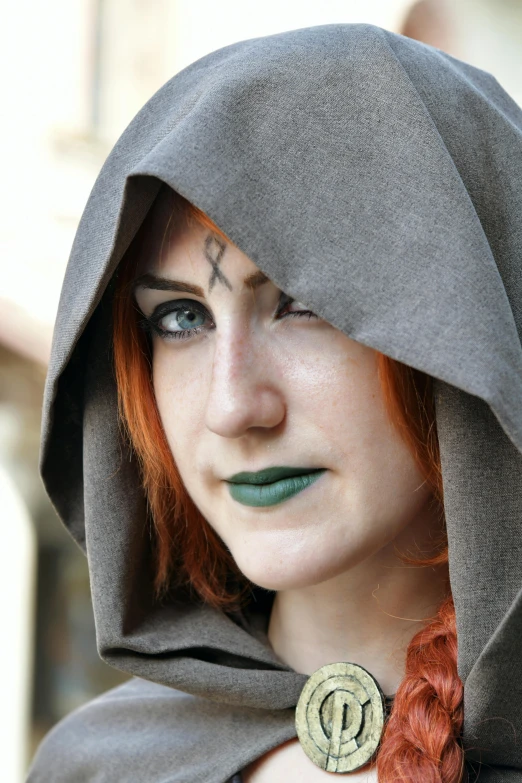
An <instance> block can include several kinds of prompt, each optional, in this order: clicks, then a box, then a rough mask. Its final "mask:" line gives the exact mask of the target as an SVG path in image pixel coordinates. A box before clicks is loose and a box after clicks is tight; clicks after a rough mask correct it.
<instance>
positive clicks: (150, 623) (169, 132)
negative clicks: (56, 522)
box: [29, 25, 522, 783]
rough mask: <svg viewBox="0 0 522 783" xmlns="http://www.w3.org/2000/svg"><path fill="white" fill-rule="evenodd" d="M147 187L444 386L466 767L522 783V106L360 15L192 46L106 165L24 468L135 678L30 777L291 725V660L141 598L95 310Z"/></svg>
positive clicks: (236, 621)
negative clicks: (198, 54) (30, 469)
mask: <svg viewBox="0 0 522 783" xmlns="http://www.w3.org/2000/svg"><path fill="white" fill-rule="evenodd" d="M162 182H165V183H167V184H168V185H170V186H171V187H172V188H174V189H175V190H177V191H179V192H180V193H181V194H182V195H184V196H185V197H187V198H188V199H189V200H190V201H192V202H193V203H195V204H196V205H197V206H198V207H200V208H201V209H202V210H203V211H204V212H206V213H207V214H208V215H209V216H210V217H211V218H212V219H213V220H214V221H215V222H216V223H217V224H218V225H219V226H220V227H221V228H222V229H223V230H224V231H225V233H226V234H227V235H228V236H229V237H230V239H231V240H232V241H234V242H235V243H236V244H237V245H238V246H239V247H240V248H241V249H242V250H243V251H244V252H245V253H246V254H247V255H248V256H249V257H250V258H251V259H252V260H253V261H254V262H255V263H256V264H257V265H258V266H259V267H260V269H262V270H263V271H264V272H265V273H266V274H267V275H269V277H270V278H271V279H272V280H273V281H274V282H275V283H276V284H277V285H278V286H279V287H280V288H282V289H283V290H284V291H286V292H287V293H288V294H290V295H291V296H293V297H295V298H296V299H297V300H299V301H303V302H305V303H306V304H307V305H309V306H310V307H311V308H312V309H313V310H314V311H315V312H316V313H317V314H318V315H320V316H322V317H323V318H325V319H327V320H328V321H329V322H330V323H332V324H334V325H335V326H337V327H339V328H340V329H342V330H343V331H344V332H345V333H346V334H347V335H349V336H350V337H352V338H353V339H355V340H358V341H360V342H362V343H364V344H366V345H369V346H372V347H373V348H375V349H378V350H380V351H382V352H383V353H386V354H388V355H389V356H391V357H393V358H395V359H399V360H400V361H402V362H405V363H407V364H409V365H411V366H413V367H416V368H418V369H420V370H422V371H424V372H426V373H429V374H430V375H432V376H434V377H435V378H436V379H437V380H436V383H435V386H436V408H437V425H438V429H439V438H440V445H441V457H442V469H443V479H444V492H445V508H446V516H447V524H448V535H449V543H450V575H451V583H452V590H453V594H454V598H455V604H456V610H457V627H458V641H459V662H458V663H459V673H460V675H461V677H462V679H463V680H464V682H465V732H464V745H465V748H466V754H467V761H468V763H469V764H470V765H471V764H472V763H473V764H474V765H475V768H477V762H478V760H481V761H482V766H481V767H480V780H481V781H483V782H484V783H488V781H501V782H503V781H505V782H506V783H514V782H515V781H522V740H521V738H520V737H521V732H522V648H521V640H522V592H521V586H522V347H521V334H522V274H521V272H522V262H521V257H522V256H521V253H522V221H521V219H520V215H521V214H522V187H521V185H522V113H521V111H520V109H519V108H518V107H517V106H516V105H515V104H514V103H513V101H512V100H511V99H510V98H509V97H508V96H507V95H506V93H505V92H504V91H503V90H502V88H501V87H500V86H499V85H498V83H497V82H496V81H495V79H494V78H493V77H492V76H490V75H489V74H487V73H485V72H483V71H480V70H478V69H476V68H473V67H471V66H469V65H466V64H464V63H461V62H459V61H458V60H455V59H454V58H452V57H449V56H448V55H446V54H443V53H442V52H439V51H437V50H435V49H432V48H431V47H429V46H425V45H423V44H419V43H417V42H414V41H411V40H409V39H407V38H403V37H401V36H398V35H394V34H392V33H389V32H386V31H384V30H381V29H379V28H377V27H373V26H369V25H326V26H321V27H315V28H307V29H303V30H297V31H291V32H288V33H283V34H280V35H275V36H270V37H265V38H257V39H252V40H248V41H244V42H240V43H237V44H233V45H231V46H228V47H226V48H224V49H220V50H219V51H216V52H213V53H212V54H209V55H207V56H206V57H204V58H202V59H201V60H198V61H197V62H195V63H193V64H192V65H191V66H189V67H188V68H186V69H185V70H184V71H182V72H181V73H179V74H177V75H176V76H175V77H174V78H173V79H171V80H170V81H169V82H168V83H167V84H166V85H165V86H164V87H163V88H162V89H161V90H159V91H158V92H157V93H156V95H155V96H154V97H153V98H152V99H151V100H150V101H149V102H148V104H147V105H146V106H145V107H144V108H143V109H142V110H141V111H140V113H139V114H138V115H137V116H136V118H135V119H134V120H133V122H132V123H131V124H130V126H129V127H128V128H127V130H126V131H125V132H124V134H123V135H122V137H121V139H120V140H119V142H118V143H117V144H116V146H115V148H114V150H113V152H112V153H111V155H110V156H109V158H108V160H107V161H106V164H105V166H104V168H103V170H102V172H101V174H100V175H99V178H98V180H97V182H96V185H95V187H94V189H93V192H92V194H91V197H90V199H89V203H88V205H87V207H86V209H85V212H84V215H83V218H82V221H81V224H80V227H79V229H78V232H77V236H76V240H75V243H74V247H73V250H72V253H71V258H70V261H69V266H68V269H67V274H66V277H65V282H64V285H63V290H62V296H61V300H60V305H59V311H58V318H57V322H56V328H55V333H54V339H53V348H52V356H51V362H50V367H49V373H48V378H47V385H46V393H45V401H44V420H43V445H42V453H41V471H42V477H43V480H44V482H45V485H46V487H47V490H48V492H49V495H50V497H51V499H52V501H53V503H54V505H55V507H56V509H57V511H58V513H59V515H60V516H61V518H62V519H63V521H64V523H65V524H66V525H67V526H68V528H69V530H70V531H71V533H72V535H73V536H74V537H75V539H76V540H77V541H78V543H79V544H80V545H81V546H82V547H83V548H84V549H85V551H86V553H87V556H88V560H89V569H90V574H91V584H92V596H93V604H94V612H95V618H96V629H97V641H98V647H99V652H100V655H101V656H102V657H103V659H104V660H106V661H107V662H108V663H110V664H112V665H114V666H116V667H118V668H120V669H123V670H124V671H127V672H130V673H132V674H134V675H136V676H137V677H139V678H142V679H139V680H134V681H133V682H132V683H131V685H129V686H124V687H123V688H122V689H117V690H116V691H113V692H112V694H108V695H106V696H104V697H102V698H100V699H98V700H97V701H96V702H94V703H92V704H91V705H89V706H87V707H85V708H83V710H80V711H79V712H77V713H75V714H74V715H73V716H71V717H70V718H68V719H66V720H65V722H64V723H63V724H62V725H61V726H59V727H58V728H57V729H55V730H54V731H53V732H52V734H51V735H50V737H49V738H48V739H47V740H46V741H45V742H44V743H43V745H42V746H41V748H40V750H39V753H38V754H37V756H36V759H35V762H34V765H33V767H32V771H31V773H30V775H29V780H30V781H31V783H34V782H35V781H44V780H50V779H52V780H53V781H56V783H61V782H62V781H64V782H65V781H73V780H74V781H95V780H104V779H110V780H111V781H126V780H129V779H132V776H131V777H129V770H132V769H133V766H134V764H135V763H137V762H136V754H137V753H138V752H139V754H140V759H141V760H142V762H141V763H143V773H142V774H140V776H139V780H140V781H147V782H148V783H160V781H161V782H162V783H163V782H164V781H178V780H179V781H183V783H196V782H198V783H199V782H200V781H202V780H205V781H215V783H223V781H225V780H227V778H228V777H230V775H232V774H233V773H234V772H236V771H237V770H239V769H241V768H242V767H243V766H244V765H245V764H246V763H248V762H249V761H250V760H252V759H253V758H256V757H257V756H259V755H260V754H261V753H263V752H265V751H266V750H268V749H269V748H270V747H273V746H276V745H278V744H280V743H281V742H283V741H284V740H286V739H288V738H290V737H292V736H295V730H294V728H293V712H294V711H293V709H292V708H293V707H294V706H295V704H296V701H297V698H298V695H299V693H300V690H301V688H302V686H303V683H304V681H305V679H306V678H305V677H304V675H301V674H297V673H296V672H294V671H292V669H290V668H289V667H287V666H285V665H283V664H282V663H281V662H280V661H278V660H277V658H276V657H275V655H274V654H273V652H272V651H271V649H270V646H269V644H268V643H267V640H266V636H265V635H264V632H263V627H262V623H261V625H260V626H259V627H258V628H257V627H256V628H254V626H250V625H249V622H251V621H252V620H251V619H250V615H249V613H247V614H245V616H244V617H228V616H226V615H224V614H222V613H218V612H216V611H213V610H210V609H208V608H202V607H197V606H196V605H193V604H190V603H189V602H183V601H181V600H176V601H173V602H172V603H171V604H169V605H165V606H157V605H154V604H153V601H152V598H151V567H150V552H149V548H148V539H147V529H146V523H145V504H144V498H143V497H142V494H141V491H140V490H139V487H138V481H137V469H136V462H135V459H134V458H133V455H132V454H129V453H128V452H127V449H126V447H125V445H124V444H123V443H122V442H121V440H120V435H119V431H118V424H117V416H116V391H115V383H114V378H113V374H112V369H111V345H110V332H111V325H110V303H111V297H112V291H113V272H114V270H115V269H116V267H117V265H118V262H119V261H120V259H121V257H122V254H123V252H124V251H125V249H126V248H127V246H128V245H129V243H130V242H131V241H132V238H133V236H134V234H135V232H136V230H137V228H138V227H139V225H140V223H141V221H142V219H143V217H144V215H145V214H146V212H147V210H148V208H149V207H150V205H151V203H152V201H153V199H154V197H155V195H156V194H157V191H158V189H159V187H160V185H161V183H162ZM254 616H255V615H254V613H252V617H254ZM259 616H260V617H262V616H263V615H262V612H260V613H259ZM145 680H151V681H153V682H154V683H156V684H147V683H146V682H145ZM165 686H168V687H165ZM174 689H176V690H174ZM177 691H182V692H184V693H189V694H193V695H192V696H191V697H187V696H184V695H180V694H179V692H177ZM187 735H190V736H188V737H187ZM98 738H99V742H98V741H97V739H98ZM196 741H197V750H194V751H193V752H192V751H191V752H188V751H186V748H187V747H188V748H189V750H191V749H192V748H196ZM106 770H110V774H109V772H106Z"/></svg>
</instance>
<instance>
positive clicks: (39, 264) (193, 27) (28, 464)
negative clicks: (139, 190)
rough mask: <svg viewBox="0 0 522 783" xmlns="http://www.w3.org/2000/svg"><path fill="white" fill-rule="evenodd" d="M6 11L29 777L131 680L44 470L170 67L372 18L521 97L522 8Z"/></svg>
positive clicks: (269, 2)
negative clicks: (70, 329)
mask: <svg viewBox="0 0 522 783" xmlns="http://www.w3.org/2000/svg"><path fill="white" fill-rule="evenodd" d="M2 21H3V27H4V41H3V46H2V49H1V51H0V58H1V59H0V62H1V65H2V74H3V75H4V76H3V104H4V116H3V121H2V126H1V130H0V132H1V133H2V135H3V138H2V142H3V143H2V149H3V150H4V153H5V154H4V157H3V172H2V173H3V189H2V191H3V196H2V210H1V217H0V247H1V255H0V264H1V274H0V491H1V492H2V498H1V501H2V503H1V506H0V507H1V508H2V512H3V516H2V524H3V527H2V530H3V531H5V532H4V540H5V541H7V542H9V543H8V546H7V550H8V551H9V552H11V553H12V554H13V556H12V557H10V558H6V560H7V561H8V562H6V564H5V566H3V570H4V577H5V575H9V579H10V581H9V584H11V585H13V587H12V589H13V590H14V589H15V587H16V590H17V591H18V592H17V594H18V595H19V597H20V601H19V602H18V603H16V608H17V611H16V612H14V611H13V612H11V615H10V622H11V623H12V624H13V626H16V627H14V630H12V629H11V628H10V630H9V634H8V637H9V638H7V641H6V640H4V644H3V645H1V646H0V650H3V652H0V656H2V655H4V656H5V658H4V660H3V661H2V662H1V664H2V670H3V671H4V672H6V671H7V672H12V673H13V676H12V678H11V679H12V683H11V685H12V687H11V688H10V690H9V696H8V698H7V700H3V701H2V705H1V706H0V711H2V726H4V725H5V726H6V730H5V732H4V740H5V744H4V748H5V750H4V757H5V754H6V753H7V754H10V755H8V756H7V757H6V758H7V762H5V758H4V767H3V769H4V770H5V771H4V774H3V775H2V780H3V781H5V783H20V781H21V780H22V779H23V772H22V770H23V769H24V768H25V767H26V766H27V763H28V760H29V759H30V758H31V757H32V754H33V752H34V749H35V747H36V744H37V743H38V741H39V740H40V739H41V737H42V736H43V734H45V733H46V732H47V731H48V730H49V729H50V728H51V727H52V725H53V724H54V723H55V722H56V721H58V720H59V719H60V718H61V717H63V716H64V715H65V714H67V713H68V712H70V711H71V710H72V709H74V708H75V707H76V706H79V705H80V704H82V703H84V702H85V701H87V700H88V699H90V698H92V697H94V696H95V695H97V694H98V693H99V692H101V691H103V690H106V689H107V688H109V687H111V686H112V685H114V684H116V683H118V682H120V681H121V680H122V679H123V678H124V676H125V675H123V674H121V673H119V672H117V671H116V670H113V669H110V668H109V667H107V666H105V665H104V664H103V663H101V661H100V660H99V659H98V656H97V652H96V645H95V636H94V624H93V619H92V611H91V605H90V598H89V585H88V575H87V568H86V562H85V558H84V556H83V554H82V553H81V552H80V550H79V549H78V547H77V546H76V544H74V543H73V542H72V540H71V539H70V538H69V536H68V535H67V534H66V532H65V531H64V529H63V528H62V526H61V523H60V522H59V520H58V519H57V517H56V514H55V512H54V510H53V509H52V507H51V505H50V503H49V501H48V500H47V498H46V495H45V492H44V490H43V487H42V485H41V481H40V479H39V477H38V470H37V461H38V443H39V430H40V409H41V397H42V390H43V382H44V376H45V366H46V362H47V360H48V356H49V351H50V342H51V335H52V326H53V322H54V317H55V313H56V308H57V304H58V298H59V293H60V286H61V280H62V277H63V273H64V270H65V265H66V262H67V258H68V255H69V250H70V247H71V244H72V241H73V237H74V233H75V230H76V227H77V224H78V221H79V218H80V216H81V213H82V210H83V207H84V205H85V202H86V200H87V198H88V195H89V192H90V189H91V187H92V185H93V183H94V180H95V177H96V175H97V173H98V171H99V169H100V167H101V165H102V163H103V161H104V160H105V158H106V156H107V154H108V152H109V151H110V149H111V147H112V145H113V144H114V142H115V141H116V139H117V138H118V136H119V135H120V133H121V132H122V131H123V129H124V128H125V126H126V125H127V124H128V122H129V121H130V120H131V119H132V117H133V116H134V115H135V113H136V112H137V111H138V110H139V109H140V108H141V106H142V105H143V104H144V103H145V102H146V100H147V99H148V98H149V97H150V96H151V95H152V94H153V93H154V92H155V91H156V90H157V89H158V88H159V87H160V86H161V85H162V84H163V83H164V82H165V81H166V80H167V79H168V78H170V77H171V76H172V75H173V74H174V73H175V72H176V71H178V70H179V69H181V68H183V67H185V66H186V65H187V64H188V63H190V62H192V61H193V60H195V59H197V58H198V57H200V56H202V55H204V54H205V53H207V52H208V51H211V50H213V49H216V48H218V47H220V46H224V45H226V44H229V43H232V42H234V41H237V40H241V39H244V38H250V37H255V36H259V35H266V34H270V33H276V32H280V31H283V30H288V29H296V28H300V27H307V26H310V25H316V24H328V23H332V22H369V23H373V24H378V25H380V26H383V27H386V28H388V29H391V30H395V31H397V32H402V33H403V34H405V35H409V36H411V37H415V38H419V39H420V40H424V41H427V42H428V43H430V44H432V45H434V46H437V47H439V48H442V49H444V50H445V51H448V52H449V53H451V54H454V55H455V56H457V57H460V58H462V59H464V60H467V61H469V62H471V63H473V64H475V65H478V66H479V67H482V68H484V69H486V70H489V71H491V72H492V73H493V74H494V75H495V76H496V77H497V78H498V80H499V81H500V83H501V84H502V85H503V86H504V87H505V88H506V89H507V90H508V92H510V93H511V95H512V96H513V97H514V98H515V100H517V101H518V102H519V103H522V58H521V57H520V52H521V51H522V4H521V3H519V2H517V0H453V2H450V0H448V2H447V3H445V2H444V0H419V2H412V0H365V1H364V2H363V0H343V2H341V1H340V0H339V1H338V0H323V2H321V3H312V2H306V0H301V2H299V3H298V2H297V0H295V2H293V1H291V0H290V1H289V2H287V3H281V2H280V0H278V2H275V0H265V2H264V3H247V2H245V0H222V1H221V3H219V4H218V3H214V2H211V1H210V0H206V2H205V1H204V0H202V2H199V3H194V2H189V0H147V1H145V0H47V2H46V3H41V2H37V0H18V2H17V3H16V4H15V3H11V4H10V5H8V6H5V7H4V8H3V15H2ZM13 526H14V528H13ZM4 549H5V547H4ZM14 550H15V551H14ZM9 569H10V570H9ZM0 570H1V569H0ZM13 605H15V604H13ZM5 611H7V610H5ZM5 611H4V616H5ZM5 629H6V624H5V623H4V633H5V632H6V631H5ZM12 638H14V639H15V644H16V645H17V647H16V649H18V651H19V653H20V654H18V655H14V654H13V643H12ZM13 667H15V670H13ZM16 667H17V668H16ZM16 705H18V707H17V706H16ZM15 713H16V716H17V717H16V720H14V719H13V715H14V714H15Z"/></svg>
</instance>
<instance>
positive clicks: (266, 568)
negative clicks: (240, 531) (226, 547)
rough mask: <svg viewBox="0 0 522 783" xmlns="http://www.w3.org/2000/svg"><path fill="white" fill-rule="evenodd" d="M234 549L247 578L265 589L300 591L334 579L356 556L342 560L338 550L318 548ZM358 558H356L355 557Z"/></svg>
mask: <svg viewBox="0 0 522 783" xmlns="http://www.w3.org/2000/svg"><path fill="white" fill-rule="evenodd" d="M235 549H236V551H234V549H232V554H233V557H234V559H235V561H236V564H237V566H238V568H239V570H240V571H241V573H243V574H244V575H245V576H246V577H247V579H249V580H250V581H251V582H253V583H254V584H255V585H258V586H259V587H263V588H265V589H266V590H275V591H282V590H299V589H302V588H304V587H312V586H313V585H317V584H320V583H321V582H325V581H326V580H328V579H333V578H334V577H335V576H338V574H340V573H342V572H343V571H345V570H348V569H349V568H350V567H351V566H353V565H354V558H353V557H350V556H348V557H346V554H345V556H344V557H343V558H342V559H340V558H339V552H338V551H335V552H323V553H322V557H318V555H317V549H316V547H313V546H310V547H309V548H308V551H306V550H304V549H303V548H298V549H297V550H295V551H289V550H288V549H286V548H284V547H281V546H280V545H279V546H277V547H270V546H265V547H262V546H260V545H257V546H256V547H254V546H249V547H248V549H247V548H246V547H244V548H241V549H238V548H235ZM355 560H356V559H355Z"/></svg>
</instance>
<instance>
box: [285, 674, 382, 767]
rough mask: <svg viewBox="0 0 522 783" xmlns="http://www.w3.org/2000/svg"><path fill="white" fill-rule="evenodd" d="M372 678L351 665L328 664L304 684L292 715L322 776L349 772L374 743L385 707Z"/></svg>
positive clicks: (373, 748) (368, 755)
mask: <svg viewBox="0 0 522 783" xmlns="http://www.w3.org/2000/svg"><path fill="white" fill-rule="evenodd" d="M390 702H391V699H390V698H389V697H388V698H387V697H385V696H384V694H383V692H382V691H381V688H380V687H379V684H378V682H377V680H376V679H375V678H374V677H372V675H371V674H370V673H369V672H368V671H366V669H364V668H363V667H362V666H359V665H358V664H356V663H329V664H327V665H326V666H322V667H321V668H320V669H318V670H317V671H316V672H314V673H313V674H312V675H310V677H309V678H308V680H307V681H306V683H305V685H304V688H303V690H302V691H301V695H300V697H299V701H298V703H297V707H296V711H295V728H296V731H297V736H298V739H299V742H300V743H301V747H302V748H303V750H304V752H305V753H306V755H307V756H308V758H309V759H311V760H312V761H313V762H314V764H317V766H318V767H320V768H321V769H324V770H325V771H326V772H340V773H344V772H353V771H354V770H356V769H359V768H360V767H363V766H364V765H365V764H367V763H368V761H369V760H370V759H371V757H372V756H373V754H374V753H375V751H376V750H377V747H378V745H379V742H380V739H381V734H382V730H383V727H384V721H385V718H386V712H387V707H388V708H389V706H390Z"/></svg>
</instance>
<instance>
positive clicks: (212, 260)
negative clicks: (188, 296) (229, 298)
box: [205, 234, 232, 291]
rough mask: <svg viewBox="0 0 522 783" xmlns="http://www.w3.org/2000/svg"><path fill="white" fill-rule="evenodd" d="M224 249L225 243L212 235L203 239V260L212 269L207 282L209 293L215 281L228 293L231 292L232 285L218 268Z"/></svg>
mask: <svg viewBox="0 0 522 783" xmlns="http://www.w3.org/2000/svg"><path fill="white" fill-rule="evenodd" d="M226 247H227V246H226V244H225V242H223V241H222V240H221V239H218V237H216V236H214V234H209V235H208V236H207V238H206V239H205V258H206V259H207V261H208V263H209V264H210V266H211V267H212V274H211V275H210V278H209V281H208V290H209V291H212V289H213V288H214V283H215V282H216V280H219V282H220V283H223V285H224V286H226V287H227V288H228V290H229V291H232V285H231V284H230V281H229V280H227V278H226V277H225V275H224V274H223V272H222V271H221V269H220V268H219V264H220V263H221V259H222V258H223V254H224V252H225V250H226Z"/></svg>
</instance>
